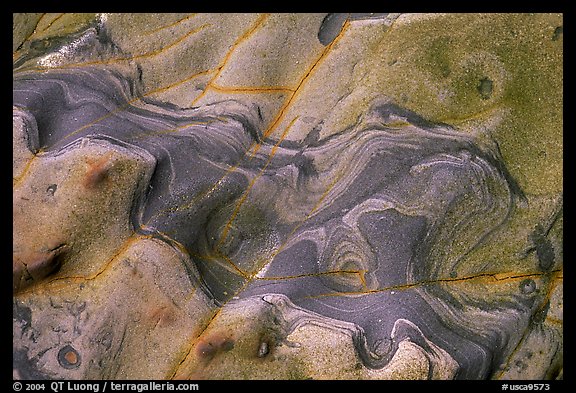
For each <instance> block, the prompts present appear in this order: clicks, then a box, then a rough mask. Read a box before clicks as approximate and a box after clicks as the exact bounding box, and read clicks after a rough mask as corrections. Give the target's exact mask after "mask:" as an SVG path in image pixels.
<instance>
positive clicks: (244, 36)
mask: <svg viewBox="0 0 576 393" xmlns="http://www.w3.org/2000/svg"><path fill="white" fill-rule="evenodd" d="M268 17H269V15H268V14H263V15H260V17H259V18H258V19H257V20H256V22H254V24H253V25H252V26H251V27H250V28H249V29H248V30H247V31H246V32H245V33H244V34H242V35H241V36H240V38H238V39H237V40H236V42H234V44H233V45H232V46H231V47H230V49H229V50H228V52H227V53H226V55H224V59H223V60H222V62H221V63H220V64H219V65H218V67H217V68H216V73H215V74H214V76H213V77H212V79H210V81H208V84H207V85H206V88H205V89H204V91H202V93H201V94H200V95H198V97H196V98H195V99H194V101H192V103H191V104H190V106H193V105H194V104H195V103H196V102H198V101H199V100H200V99H201V98H202V97H203V96H204V95H205V94H206V92H207V91H208V90H209V89H210V88H211V87H212V84H213V83H214V81H215V80H216V79H217V78H218V77H219V76H220V74H221V73H222V69H223V68H224V66H225V65H226V64H227V63H228V60H229V59H230V56H232V53H233V52H234V51H235V50H236V48H237V47H238V46H239V45H240V44H241V43H242V42H243V41H245V40H246V39H247V38H248V37H250V36H251V35H252V34H253V33H254V32H255V31H256V30H257V29H258V27H260V26H261V25H262V23H264V21H265V20H266V19H268Z"/></svg>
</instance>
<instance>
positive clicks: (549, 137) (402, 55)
mask: <svg viewBox="0 0 576 393" xmlns="http://www.w3.org/2000/svg"><path fill="white" fill-rule="evenodd" d="M562 23H563V22H562V15H559V14H482V15H480V14H456V15H454V14H450V15H438V16H436V17H432V18H417V17H414V16H406V17H401V18H399V19H398V20H397V21H396V23H395V24H393V25H392V26H391V27H390V29H389V30H388V31H387V32H386V33H384V34H383V35H382V39H381V41H380V43H379V45H378V47H377V48H376V49H375V50H374V52H373V54H372V56H369V57H368V58H367V59H366V60H364V62H363V64H361V65H359V66H358V67H357V70H356V73H357V75H358V83H360V80H361V81H362V83H363V84H364V87H363V90H365V91H368V92H369V91H373V93H372V94H376V93H377V90H378V91H380V92H381V93H383V94H385V95H387V96H389V97H391V98H392V99H393V100H394V101H396V102H398V103H399V104H401V105H403V106H405V107H407V108H409V109H411V110H413V111H415V112H417V113H420V114H422V115H423V116H424V117H427V118H428V119H430V120H432V121H439V122H445V123H448V124H453V125H455V126H457V127H459V128H462V129H463V130H467V129H469V127H467V124H468V121H469V120H471V119H481V120H484V121H487V120H489V119H490V117H493V116H494V115H495V114H496V115H498V117H499V118H500V123H499V124H498V125H497V126H496V127H493V128H492V129H491V135H492V137H493V138H494V139H495V140H496V141H497V142H498V143H499V145H500V148H501V151H502V155H503V157H504V160H505V162H506V164H507V165H508V167H509V169H510V171H511V174H512V176H513V177H514V178H515V179H516V180H517V181H518V182H519V184H520V186H521V187H522V189H523V190H524V191H525V192H526V193H528V194H545V193H558V192H561V189H562V126H563V124H562V101H563V99H562V81H563V74H562V57H563V52H562V34H561V33H557V32H558V31H559V30H558V29H559V27H561V26H562ZM363 96H364V97H366V94H364V95H363ZM471 131H472V132H474V130H473V129H472V130H471Z"/></svg>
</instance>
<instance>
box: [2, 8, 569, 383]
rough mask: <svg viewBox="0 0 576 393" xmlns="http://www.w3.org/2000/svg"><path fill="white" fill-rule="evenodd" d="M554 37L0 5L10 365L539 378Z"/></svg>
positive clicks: (558, 29) (557, 69)
mask: <svg viewBox="0 0 576 393" xmlns="http://www.w3.org/2000/svg"><path fill="white" fill-rule="evenodd" d="M562 34H563V18H562V15H561V14H14V16H13V50H14V52H13V62H14V73H13V79H14V84H13V86H14V88H13V91H14V93H13V152H14V154H13V290H14V295H13V333H14V334H13V337H14V338H13V354H14V362H13V369H14V378H17V379H310V378H312V379H512V380H513V379H531V380H532V379H533V380H539V379H555V378H562V375H563V371H562V370H563V243H562V239H563V189H562V186H563V173H562V161H563V145H562V134H563V124H562V115H563V113H562V108H563V96H562V83H563V74H562V61H563V60H562V59H563V49H562V44H563V36H562Z"/></svg>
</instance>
